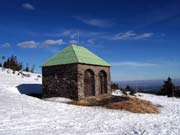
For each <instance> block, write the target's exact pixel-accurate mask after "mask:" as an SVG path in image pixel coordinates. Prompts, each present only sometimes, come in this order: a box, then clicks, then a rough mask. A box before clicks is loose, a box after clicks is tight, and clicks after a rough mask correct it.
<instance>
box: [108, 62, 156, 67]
mask: <svg viewBox="0 0 180 135" xmlns="http://www.w3.org/2000/svg"><path fill="white" fill-rule="evenodd" d="M111 65H112V66H128V67H148V66H156V65H157V64H153V63H144V62H112V63H111Z"/></svg>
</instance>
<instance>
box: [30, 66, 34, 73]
mask: <svg viewBox="0 0 180 135" xmlns="http://www.w3.org/2000/svg"><path fill="white" fill-rule="evenodd" d="M34 68H35V65H33V66H32V68H31V73H34Z"/></svg>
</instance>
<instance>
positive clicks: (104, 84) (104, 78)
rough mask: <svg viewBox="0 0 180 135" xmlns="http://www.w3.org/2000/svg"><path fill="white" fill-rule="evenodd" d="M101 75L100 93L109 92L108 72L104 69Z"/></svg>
mask: <svg viewBox="0 0 180 135" xmlns="http://www.w3.org/2000/svg"><path fill="white" fill-rule="evenodd" d="M98 76H99V92H100V94H104V93H107V74H106V72H105V71H104V70H101V71H100V72H99V74H98Z"/></svg>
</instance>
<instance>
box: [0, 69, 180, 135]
mask: <svg viewBox="0 0 180 135" xmlns="http://www.w3.org/2000/svg"><path fill="white" fill-rule="evenodd" d="M36 78H37V75H36V74H31V77H29V78H28V77H24V78H22V77H21V76H17V75H16V74H7V72H5V71H3V72H2V71H1V68H0V135H61V134H65V135H69V134H78V135H84V134H92V135H100V134H103V135H106V134H107V135H131V134H136V135H137V134H138V135H179V134H180V99H175V98H174V99H172V98H167V97H163V96H155V95H150V94H141V93H140V95H142V96H141V97H140V98H143V99H146V100H149V101H151V102H152V103H154V104H158V105H161V106H162V107H161V108H160V111H161V113H160V114H158V115H157V114H134V113H130V112H126V111H120V110H110V109H105V108H101V107H81V106H74V105H68V104H65V103H57V102H51V101H44V100H40V99H37V98H33V97H30V96H27V95H24V94H21V93H19V92H18V87H17V86H19V85H22V84H27V85H28V86H31V84H37V85H40V84H41V79H38V80H37V79H36ZM32 89H33V87H32ZM56 100H57V99H56ZM57 101H59V100H57ZM63 101H64V100H63Z"/></svg>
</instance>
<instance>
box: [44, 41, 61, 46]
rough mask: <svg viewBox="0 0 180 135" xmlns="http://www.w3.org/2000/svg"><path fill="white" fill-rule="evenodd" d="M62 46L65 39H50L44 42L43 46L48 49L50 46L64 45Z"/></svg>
mask: <svg viewBox="0 0 180 135" xmlns="http://www.w3.org/2000/svg"><path fill="white" fill-rule="evenodd" d="M62 44H64V41H63V39H58V40H52V39H48V40H45V41H44V42H43V45H44V46H46V47H47V46H50V45H62Z"/></svg>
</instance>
